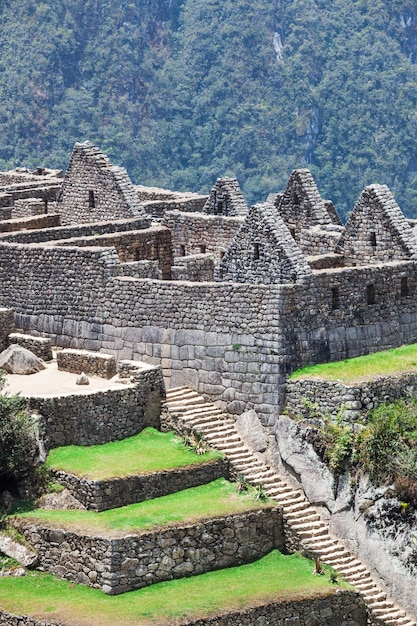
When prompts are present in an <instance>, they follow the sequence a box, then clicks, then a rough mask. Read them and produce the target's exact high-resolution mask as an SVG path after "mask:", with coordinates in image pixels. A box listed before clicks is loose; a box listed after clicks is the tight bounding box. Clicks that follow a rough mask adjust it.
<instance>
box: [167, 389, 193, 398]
mask: <svg viewBox="0 0 417 626" xmlns="http://www.w3.org/2000/svg"><path fill="white" fill-rule="evenodd" d="M183 393H185V394H188V393H193V394H195V395H198V393H197V392H196V391H194V389H191V387H187V386H184V387H171V388H170V389H167V390H166V397H167V398H171V397H172V396H177V395H178V394H183Z"/></svg>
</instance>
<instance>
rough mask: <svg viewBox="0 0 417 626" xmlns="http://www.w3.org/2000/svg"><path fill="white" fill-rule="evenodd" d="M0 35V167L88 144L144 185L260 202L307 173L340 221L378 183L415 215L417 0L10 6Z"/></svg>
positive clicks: (60, 162)
mask: <svg viewBox="0 0 417 626" xmlns="http://www.w3.org/2000/svg"><path fill="white" fill-rule="evenodd" d="M0 29H1V31H0V32H1V37H0V65H1V71H0V120H1V129H2V133H1V141H0V168H1V169H6V168H9V167H15V166H20V165H25V166H29V167H34V166H36V165H41V164H44V165H49V166H51V167H53V166H56V167H65V166H66V163H67V161H68V158H69V154H70V151H71V148H72V145H73V143H74V142H75V141H77V140H78V141H82V140H84V139H90V140H91V141H93V142H95V143H97V144H98V145H99V146H100V148H102V149H103V150H104V151H105V152H107V154H108V155H109V157H110V158H111V159H112V160H113V161H114V162H115V163H117V164H120V165H124V166H125V167H126V168H127V169H128V172H129V174H130V176H131V178H132V180H133V181H134V182H135V183H138V184H139V183H140V184H157V185H160V186H165V187H171V188H173V189H178V190H180V189H189V190H192V191H203V192H205V193H207V192H208V190H209V188H210V187H211V185H212V184H213V182H214V181H215V179H216V178H217V177H218V176H225V175H228V176H229V175H231V176H236V177H237V178H238V179H239V182H240V184H241V186H242V189H243V192H244V194H245V196H246V199H247V200H248V202H249V203H252V202H255V201H263V200H265V198H266V196H267V194H268V193H271V192H277V191H279V190H280V189H281V188H282V187H283V185H284V183H285V181H286V179H287V177H288V174H289V173H290V171H291V170H292V169H293V168H294V167H309V168H310V169H311V170H312V172H313V175H314V176H315V178H316V180H317V183H318V186H319V189H320V191H321V194H322V196H323V197H327V198H329V199H332V200H333V201H334V203H335V205H336V207H337V208H338V210H339V211H340V212H341V213H342V214H344V215H346V214H347V212H349V211H350V210H351V209H352V208H353V206H354V203H355V201H356V199H357V197H358V196H359V193H360V191H361V190H362V188H363V187H364V186H365V185H367V184H371V183H374V182H379V183H385V184H387V185H388V186H389V187H390V188H391V190H392V191H393V192H394V193H395V195H396V198H397V201H398V202H399V204H400V206H401V208H402V209H403V211H404V212H405V213H406V214H407V215H408V216H410V217H417V142H416V137H417V108H416V102H417V67H416V62H417V5H416V3H415V2H412V1H411V0H131V2H126V1H125V0H66V1H64V0H54V1H52V0H44V1H43V2H35V1H34V0H19V1H18V0H10V2H8V3H1V6H0Z"/></svg>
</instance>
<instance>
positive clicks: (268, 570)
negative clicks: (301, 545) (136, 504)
mask: <svg viewBox="0 0 417 626" xmlns="http://www.w3.org/2000/svg"><path fill="white" fill-rule="evenodd" d="M312 570H313V564H312V562H311V561H309V560H307V559H304V558H303V557H301V556H299V555H297V554H296V555H290V556H288V555H282V554H281V553H280V552H278V551H276V550H274V551H273V552H270V553H269V554H268V555H267V556H265V557H263V558H262V559H260V560H259V561H256V562H255V563H251V564H249V565H241V566H238V567H233V568H229V569H224V570H219V571H216V572H209V573H207V574H201V575H199V576H193V577H191V578H183V579H181V580H174V581H169V582H163V583H158V584H157V585H153V586H152V587H147V588H145V589H140V590H138V591H131V592H129V593H125V594H122V595H119V596H106V595H105V594H104V593H102V592H101V591H99V590H97V589H90V588H89V587H84V586H82V585H75V584H73V583H69V582H67V581H63V580H60V579H58V578H55V577H54V576H52V575H50V574H43V573H40V572H37V573H30V574H29V575H28V576H27V577H24V578H0V606H1V608H2V609H3V610H4V611H7V612H9V613H13V614H18V615H22V614H25V615H30V616H32V617H35V618H38V619H44V620H49V621H55V622H59V623H62V624H64V625H65V626H91V624H94V626H114V625H115V624H117V626H150V625H151V624H156V625H158V626H166V625H168V624H178V623H181V622H182V621H186V619H197V618H203V617H208V616H211V615H216V614H219V613H221V612H225V611H229V610H238V609H242V608H249V607H251V606H258V605H261V604H266V603H269V602H280V601H291V600H302V599H308V598H317V597H320V596H326V595H329V594H331V593H334V591H335V587H336V588H343V589H351V587H349V586H348V585H347V584H346V583H344V582H340V583H338V584H337V585H335V584H334V583H333V584H332V583H331V582H330V581H329V577H328V576H326V575H324V576H314V575H312ZM254 581H256V585H254Z"/></svg>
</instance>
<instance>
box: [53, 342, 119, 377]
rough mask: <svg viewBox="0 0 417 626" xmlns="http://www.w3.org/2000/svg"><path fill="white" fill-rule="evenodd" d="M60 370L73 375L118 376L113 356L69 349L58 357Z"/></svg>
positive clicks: (58, 354) (59, 353)
mask: <svg viewBox="0 0 417 626" xmlns="http://www.w3.org/2000/svg"><path fill="white" fill-rule="evenodd" d="M56 360H57V365H58V369H59V370H64V371H66V372H72V373H73V374H81V372H84V374H91V375H92V376H100V377H101V378H107V379H109V378H113V376H115V375H116V372H117V370H116V359H115V358H114V356H113V355H111V354H103V353H102V352H89V351H88V350H72V349H71V348H67V349H66V350H62V351H61V352H57V355H56Z"/></svg>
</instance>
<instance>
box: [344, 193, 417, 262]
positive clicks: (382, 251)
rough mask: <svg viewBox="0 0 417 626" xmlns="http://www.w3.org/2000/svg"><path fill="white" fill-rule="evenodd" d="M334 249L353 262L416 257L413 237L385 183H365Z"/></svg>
mask: <svg viewBox="0 0 417 626" xmlns="http://www.w3.org/2000/svg"><path fill="white" fill-rule="evenodd" d="M336 252H339V253H341V254H343V255H344V257H345V259H346V263H351V264H353V265H366V264H368V263H372V264H376V263H383V262H390V261H394V260H397V261H399V260H405V259H411V258H413V259H415V258H416V257H417V239H416V238H415V235H414V233H413V230H412V228H411V227H410V225H409V223H408V222H407V220H406V218H405V217H404V215H403V213H402V211H401V209H400V207H399V206H398V204H397V203H396V201H395V199H394V196H393V195H392V193H391V192H390V190H389V189H388V187H387V186H386V185H370V186H369V187H365V189H364V190H363V192H362V194H361V196H360V198H359V200H358V202H357V204H356V206H355V208H354V210H353V211H352V213H351V215H350V217H349V219H348V222H347V224H346V228H345V231H344V233H343V235H342V236H341V239H340V241H339V243H338V245H337V247H336Z"/></svg>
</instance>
